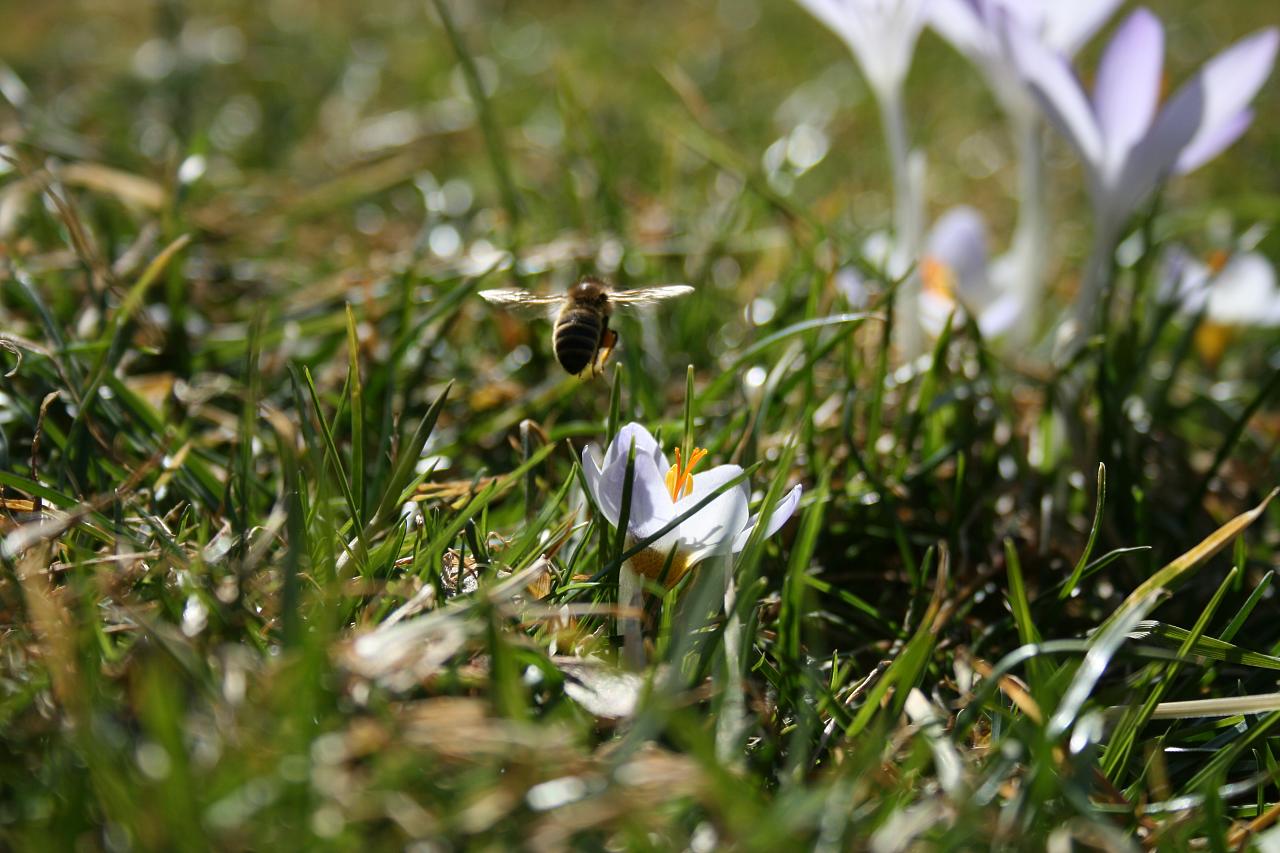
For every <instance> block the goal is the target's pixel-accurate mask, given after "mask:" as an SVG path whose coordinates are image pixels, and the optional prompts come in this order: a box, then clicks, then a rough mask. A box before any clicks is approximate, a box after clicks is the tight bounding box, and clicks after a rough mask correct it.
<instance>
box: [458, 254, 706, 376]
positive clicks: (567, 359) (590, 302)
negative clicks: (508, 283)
mask: <svg viewBox="0 0 1280 853" xmlns="http://www.w3.org/2000/svg"><path fill="white" fill-rule="evenodd" d="M692 292H693V288H692V287H689V286H688V285H687V284H667V285H662V286H660V287H641V288H637V289H636V290H613V289H612V288H611V287H609V285H607V284H605V283H604V282H603V281H601V280H600V279H598V278H595V277H593V276H586V277H584V278H583V279H582V280H581V281H579V282H578V283H577V284H575V285H574V286H573V287H571V288H569V290H568V291H567V292H565V293H555V294H547V295H540V294H536V293H529V292H528V291H526V290H482V291H480V296H481V298H483V299H484V300H485V301H487V302H491V303H493V304H494V305H501V306H503V307H506V308H519V309H537V308H543V307H545V308H550V309H551V310H552V311H553V313H554V316H555V330H554V332H553V333H552V338H551V340H552V344H553V347H554V349H555V353H556V361H558V362H560V366H561V367H563V368H564V369H565V370H566V371H568V372H569V373H571V374H573V375H574V376H577V375H578V374H580V373H582V372H583V371H585V370H587V369H588V368H590V370H591V375H592V376H595V375H597V374H599V373H600V372H601V371H602V370H603V369H604V365H605V362H607V361H608V359H609V355H610V353H612V352H613V348H614V347H615V346H616V345H617V343H618V333H617V332H616V331H614V330H613V329H610V328H609V317H610V315H611V314H612V313H613V310H614V308H639V307H644V306H648V305H655V304H657V303H659V302H661V301H662V300H664V299H671V298H672V297H675V296H684V295H685V294H686V293H692Z"/></svg>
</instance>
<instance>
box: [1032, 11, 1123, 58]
mask: <svg viewBox="0 0 1280 853" xmlns="http://www.w3.org/2000/svg"><path fill="white" fill-rule="evenodd" d="M1121 2H1122V0H1048V2H1045V3H1042V4H1041V5H1042V6H1043V7H1044V23H1043V27H1044V29H1043V30H1042V31H1041V32H1042V37H1043V38H1044V40H1045V43H1046V44H1048V45H1049V46H1050V47H1052V48H1053V49H1054V50H1056V51H1058V52H1059V53H1061V54H1063V55H1065V56H1075V54H1076V52H1077V51H1079V50H1080V48H1081V47H1083V46H1084V44H1085V42H1087V41H1088V40H1089V39H1091V38H1092V37H1093V34H1094V33H1096V32H1097V31H1098V30H1099V29H1101V28H1102V25H1103V24H1105V23H1106V22H1107V19H1108V18H1110V17H1111V14H1112V13H1113V12H1115V10H1116V9H1117V8H1119V6H1120V4H1121Z"/></svg>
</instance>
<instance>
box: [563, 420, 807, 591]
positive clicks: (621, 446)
mask: <svg viewBox="0 0 1280 853" xmlns="http://www.w3.org/2000/svg"><path fill="white" fill-rule="evenodd" d="M632 442H634V443H635V470H634V474H633V475H632V486H631V505H630V509H629V512H628V513H627V539H628V540H629V541H630V542H631V543H632V544H634V543H637V542H641V541H644V540H645V539H648V538H649V537H650V536H653V535H654V534H655V533H657V532H658V531H659V530H661V529H662V528H664V527H666V526H667V525H668V524H670V523H671V522H672V521H673V520H674V519H676V518H678V517H680V516H681V515H683V514H684V513H687V512H689V510H691V509H692V508H693V507H694V506H696V505H697V504H698V503H700V502H701V501H703V500H704V499H706V498H707V497H708V496H709V495H710V494H711V493H713V492H715V491H716V490H717V489H719V488H720V487H722V486H724V485H725V484H726V483H729V482H731V481H733V480H735V479H737V478H739V477H741V476H742V473H743V469H742V468H741V467H739V466H737V465H718V466H716V467H715V468H711V469H709V470H707V471H703V472H701V473H694V468H695V467H697V465H698V463H699V462H701V461H702V459H704V458H705V457H706V454H707V452H706V451H705V450H702V449H695V450H694V451H693V452H692V453H691V454H690V458H689V459H688V460H684V459H682V458H681V456H680V453H679V451H678V450H677V451H676V464H674V465H669V464H668V462H667V457H666V455H665V454H663V452H662V448H660V447H658V442H657V441H656V440H655V439H654V437H653V436H652V435H650V434H649V431H648V430H646V429H645V428H644V427H642V426H640V424H636V423H631V424H627V425H626V426H624V427H623V428H622V429H620V430H619V431H618V434H617V436H615V437H614V439H613V441H612V442H610V444H609V448H608V449H607V450H606V451H605V452H604V454H603V455H601V453H600V451H599V449H598V448H597V447H596V446H595V445H588V446H587V447H586V448H585V449H584V450H583V451H582V469H583V471H584V473H585V474H586V479H587V488H588V489H589V490H590V492H591V497H592V499H593V500H594V501H595V504H596V506H597V507H599V509H600V512H601V513H603V514H604V516H605V518H606V519H608V521H609V523H610V524H612V525H614V526H615V527H616V526H617V525H618V524H619V522H620V521H621V518H622V500H623V489H624V488H625V483H626V477H627V456H628V454H629V452H630V449H631V446H632ZM800 492H801V489H800V486H796V487H795V488H793V489H792V490H791V491H790V492H788V493H787V495H786V496H785V497H783V498H782V500H780V501H778V503H777V504H775V505H774V507H773V511H772V512H771V513H770V514H769V519H768V522H767V524H766V526H765V530H764V535H765V536H771V535H773V534H774V533H775V532H776V531H777V530H778V529H779V528H780V527H782V525H783V524H785V523H786V521H787V519H788V518H790V517H791V515H792V513H794V512H795V510H796V505H797V504H799V502H800ZM750 497H751V490H750V487H749V486H748V485H747V482H746V480H745V479H743V480H741V481H740V482H738V483H737V484H736V485H734V486H731V487H730V488H728V489H726V490H725V491H724V492H723V493H721V494H720V495H718V496H717V497H716V498H714V499H713V500H712V501H711V502H710V503H708V504H707V505H706V506H705V507H703V508H702V509H700V510H698V511H697V512H695V513H694V514H693V515H690V516H689V517H688V518H685V519H682V520H681V521H680V523H679V524H677V525H676V526H675V527H674V528H672V529H671V530H670V531H668V532H667V533H665V534H663V535H662V536H661V537H659V538H658V539H656V540H655V541H654V542H653V543H651V544H650V545H649V547H647V548H646V549H645V550H643V551H641V552H640V553H639V554H637V555H636V556H635V557H632V558H631V560H630V561H629V562H630V564H631V567H632V569H633V570H634V571H635V572H636V573H637V574H640V575H644V576H645V577H647V578H650V579H651V580H657V579H659V577H660V576H661V575H662V571H663V568H664V567H665V566H666V564H667V558H668V555H669V554H671V555H672V557H671V566H670V569H669V570H668V572H667V576H666V578H665V579H664V580H665V583H666V584H667V586H669V587H670V586H673V585H674V584H675V583H676V582H677V581H679V580H680V578H681V577H683V576H684V575H685V573H687V572H688V571H689V570H690V569H692V568H693V567H694V566H696V565H697V564H698V563H699V562H701V561H703V560H705V559H706V558H708V557H710V556H712V555H715V554H731V553H737V552H738V551H741V550H742V549H743V548H744V547H745V546H746V544H747V540H748V539H750V538H751V533H752V531H753V530H754V529H755V528H756V525H758V524H759V523H760V518H761V516H760V514H759V513H756V514H755V515H751V513H750V511H749V508H748V503H749V501H750ZM673 549H674V554H672V551H673Z"/></svg>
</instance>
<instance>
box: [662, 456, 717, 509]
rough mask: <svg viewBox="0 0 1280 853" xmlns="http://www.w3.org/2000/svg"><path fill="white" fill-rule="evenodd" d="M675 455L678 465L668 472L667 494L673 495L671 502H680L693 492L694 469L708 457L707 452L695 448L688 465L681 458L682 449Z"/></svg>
mask: <svg viewBox="0 0 1280 853" xmlns="http://www.w3.org/2000/svg"><path fill="white" fill-rule="evenodd" d="M675 454H676V464H674V465H672V466H671V468H670V470H668V471H667V492H668V493H669V494H670V495H671V500H673V501H678V500H680V499H681V498H682V497H684V496H686V495H688V494H690V493H692V492H693V476H692V475H693V469H694V468H695V467H697V465H698V463H699V462H701V461H702V460H703V459H704V458H705V457H706V455H707V451H705V450H703V449H702V448H701V447H695V448H694V449H693V452H692V453H690V454H689V463H688V464H687V465H686V464H685V462H684V460H683V459H681V458H680V448H678V447H677V448H676V449H675Z"/></svg>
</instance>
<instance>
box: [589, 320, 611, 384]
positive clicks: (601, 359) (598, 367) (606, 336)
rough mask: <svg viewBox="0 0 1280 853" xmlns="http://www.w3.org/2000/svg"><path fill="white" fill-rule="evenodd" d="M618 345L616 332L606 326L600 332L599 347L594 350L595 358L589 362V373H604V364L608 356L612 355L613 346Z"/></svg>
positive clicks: (596, 374)
mask: <svg viewBox="0 0 1280 853" xmlns="http://www.w3.org/2000/svg"><path fill="white" fill-rule="evenodd" d="M617 345H618V333H617V332H615V331H614V330H613V329H610V328H609V327H608V326H605V328H604V331H603V332H601V334H600V347H599V348H598V349H597V350H596V357H595V360H594V361H592V363H591V375H592V376H599V375H600V374H602V373H604V366H605V364H606V363H607V362H608V361H609V356H611V355H613V348H614V347H615V346H617Z"/></svg>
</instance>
